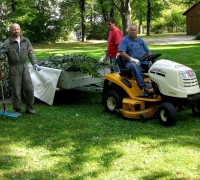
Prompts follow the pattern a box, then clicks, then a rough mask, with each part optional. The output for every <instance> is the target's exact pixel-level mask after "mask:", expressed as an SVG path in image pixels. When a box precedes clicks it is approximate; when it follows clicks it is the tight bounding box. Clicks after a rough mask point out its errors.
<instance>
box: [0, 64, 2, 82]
mask: <svg viewBox="0 0 200 180" xmlns="http://www.w3.org/2000/svg"><path fill="white" fill-rule="evenodd" d="M0 81H2V68H1V67H0Z"/></svg>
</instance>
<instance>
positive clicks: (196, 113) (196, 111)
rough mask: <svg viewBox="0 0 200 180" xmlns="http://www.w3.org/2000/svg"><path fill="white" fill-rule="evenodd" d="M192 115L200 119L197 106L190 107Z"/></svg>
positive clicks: (199, 111)
mask: <svg viewBox="0 0 200 180" xmlns="http://www.w3.org/2000/svg"><path fill="white" fill-rule="evenodd" d="M192 113H193V115H194V116H196V117H200V107H199V106H195V105H194V106H192Z"/></svg>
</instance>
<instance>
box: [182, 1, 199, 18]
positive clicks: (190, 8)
mask: <svg viewBox="0 0 200 180" xmlns="http://www.w3.org/2000/svg"><path fill="white" fill-rule="evenodd" d="M199 3H200V2H198V3H196V4H193V5H192V6H191V7H189V8H188V9H187V10H186V11H185V12H184V13H183V14H182V15H186V14H187V12H188V11H190V10H191V9H192V8H193V7H195V6H197V4H199Z"/></svg>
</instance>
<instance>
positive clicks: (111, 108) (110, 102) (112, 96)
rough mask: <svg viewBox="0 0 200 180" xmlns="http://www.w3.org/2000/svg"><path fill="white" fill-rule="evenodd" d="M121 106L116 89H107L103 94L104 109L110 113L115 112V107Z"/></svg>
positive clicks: (119, 107) (120, 99)
mask: <svg viewBox="0 0 200 180" xmlns="http://www.w3.org/2000/svg"><path fill="white" fill-rule="evenodd" d="M121 108H122V98H121V96H120V95H119V94H118V92H116V91H108V92H107V93H106V95H105V109H106V111H108V112H110V113H115V112H116V109H121Z"/></svg>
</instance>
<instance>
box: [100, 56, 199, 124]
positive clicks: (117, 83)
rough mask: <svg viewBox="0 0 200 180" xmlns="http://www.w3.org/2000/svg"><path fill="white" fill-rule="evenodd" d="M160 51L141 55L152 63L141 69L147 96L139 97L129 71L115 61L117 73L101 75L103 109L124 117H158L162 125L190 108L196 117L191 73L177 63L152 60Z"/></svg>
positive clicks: (195, 84)
mask: <svg viewBox="0 0 200 180" xmlns="http://www.w3.org/2000/svg"><path fill="white" fill-rule="evenodd" d="M159 56H161V54H153V55H151V56H148V57H145V59H144V60H145V61H146V60H148V61H151V62H152V65H151V67H149V68H148V69H147V70H146V71H143V76H144V80H145V82H146V84H147V86H148V87H149V91H151V93H150V96H149V97H142V90H141V89H140V88H139V87H138V84H137V82H136V80H135V79H134V78H133V77H132V75H131V72H130V71H129V70H127V69H124V68H123V66H122V58H121V57H120V56H118V58H117V61H118V65H119V68H120V72H117V73H112V74H107V75H105V77H104V78H105V79H104V85H103V94H102V104H103V106H104V107H105V109H106V111H108V112H110V113H117V114H121V115H123V116H124V117H126V118H131V119H138V120H140V121H142V122H144V121H145V120H146V119H147V118H156V117H158V118H159V122H160V123H161V124H162V125H164V126H172V125H174V124H175V123H176V121H177V112H178V111H181V110H185V109H186V108H188V107H189V108H191V109H192V112H193V115H195V116H200V88H199V85H198V80H197V77H196V75H195V72H194V71H193V70H192V69H191V68H189V67H187V66H185V65H183V64H179V63H177V62H174V61H171V60H167V59H161V60H157V61H156V59H157V58H158V57H159Z"/></svg>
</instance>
